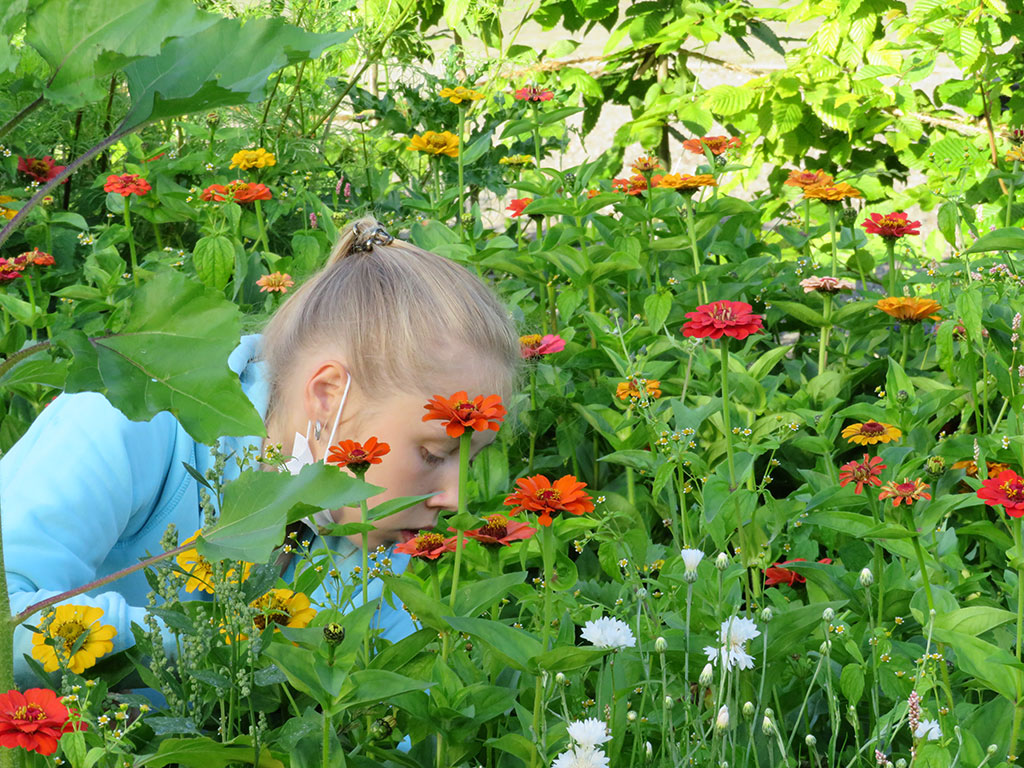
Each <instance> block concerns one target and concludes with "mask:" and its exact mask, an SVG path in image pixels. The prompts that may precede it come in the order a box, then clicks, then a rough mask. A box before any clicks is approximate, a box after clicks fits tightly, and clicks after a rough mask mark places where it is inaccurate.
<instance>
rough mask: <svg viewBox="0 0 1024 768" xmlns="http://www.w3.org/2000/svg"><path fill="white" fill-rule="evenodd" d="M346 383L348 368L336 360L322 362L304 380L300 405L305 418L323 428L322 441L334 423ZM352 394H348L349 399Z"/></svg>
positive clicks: (347, 381)
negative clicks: (318, 423)
mask: <svg viewBox="0 0 1024 768" xmlns="http://www.w3.org/2000/svg"><path fill="white" fill-rule="evenodd" d="M348 383H349V372H348V368H346V367H345V364H344V363H342V362H340V361H338V360H324V361H323V362H321V363H320V364H318V365H317V366H316V368H314V370H313V372H312V373H311V374H310V376H309V378H308V379H306V384H305V387H304V388H303V392H302V405H303V408H304V410H305V414H306V418H307V419H308V420H309V421H311V422H313V423H316V422H318V421H319V422H320V424H321V425H322V426H323V434H322V435H321V439H323V440H326V439H327V435H328V433H329V432H330V430H331V426H332V425H333V424H334V423H335V419H336V418H337V416H338V409H339V408H340V407H341V405H342V400H343V398H344V394H345V390H346V387H347V386H348ZM353 394H354V393H352V392H350V393H349V398H350V399H351V398H352V395H353ZM349 408H351V405H350V406H349Z"/></svg>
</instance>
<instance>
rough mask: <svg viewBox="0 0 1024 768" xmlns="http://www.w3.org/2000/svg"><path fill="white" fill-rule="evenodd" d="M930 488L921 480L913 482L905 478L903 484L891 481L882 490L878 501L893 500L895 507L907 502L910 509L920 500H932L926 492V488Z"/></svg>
mask: <svg viewBox="0 0 1024 768" xmlns="http://www.w3.org/2000/svg"><path fill="white" fill-rule="evenodd" d="M929 487H930V486H929V485H928V483H922V482H921V478H917V479H915V480H913V481H912V480H911V479H910V478H909V477H905V478H903V482H902V483H897V482H896V481H895V480H890V481H889V482H888V483H886V484H885V486H884V487H883V488H882V492H881V493H880V494H878V500H879V501H881V500H882V499H892V505H893V506H894V507H898V506H899V505H900V502H901V501H902V502H906V504H907V506H908V507H909V506H910V505H911V504H913V503H914V502H915V501H917V500H918V499H930V498H931V497H932V495H931V494H930V493H926V492H925V488H929Z"/></svg>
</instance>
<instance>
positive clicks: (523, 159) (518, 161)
mask: <svg viewBox="0 0 1024 768" xmlns="http://www.w3.org/2000/svg"><path fill="white" fill-rule="evenodd" d="M498 164H499V165H533V155H509V156H508V157H503V158H501V159H500V160H499V161H498Z"/></svg>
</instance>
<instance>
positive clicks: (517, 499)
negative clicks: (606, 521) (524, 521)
mask: <svg viewBox="0 0 1024 768" xmlns="http://www.w3.org/2000/svg"><path fill="white" fill-rule="evenodd" d="M516 486H517V490H516V491H514V492H512V493H510V494H509V495H508V496H506V497H505V506H508V507H514V509H512V510H511V511H510V512H509V514H512V515H515V514H518V513H520V512H522V511H524V510H526V511H527V512H536V513H537V515H538V518H537V522H538V523H540V524H541V525H543V526H549V525H551V516H552V515H555V514H558V513H559V512H569V513H570V514H573V515H582V514H585V513H587V512H593V511H594V502H593V501H591V500H590V496H589V495H588V494H587V493H586V491H584V490H583V489H584V488H586V487H587V484H586V483H582V482H580V481H579V480H577V479H576V478H575V477H574V476H573V475H564V476H562V477H560V478H558V479H557V480H555V482H554V483H552V482H551V481H550V480H548V479H547V478H546V477H544V475H534V476H533V477H522V478H520V479H519V480H516Z"/></svg>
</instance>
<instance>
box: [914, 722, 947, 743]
mask: <svg viewBox="0 0 1024 768" xmlns="http://www.w3.org/2000/svg"><path fill="white" fill-rule="evenodd" d="M914 738H915V739H927V740H928V741H935V740H937V739H941V738H942V729H941V728H939V721H938V720H922V721H921V722H920V723H919V724H918V726H917V728H916V729H915V730H914Z"/></svg>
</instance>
